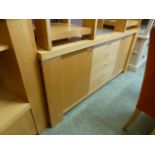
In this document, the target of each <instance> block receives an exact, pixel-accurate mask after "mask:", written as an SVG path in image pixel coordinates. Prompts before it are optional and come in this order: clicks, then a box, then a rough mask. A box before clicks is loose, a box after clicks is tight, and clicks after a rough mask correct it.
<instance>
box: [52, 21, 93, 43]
mask: <svg viewBox="0 0 155 155" xmlns="http://www.w3.org/2000/svg"><path fill="white" fill-rule="evenodd" d="M89 34H91V28H89V27H82V26H79V25H74V24H67V23H51V36H52V37H51V38H52V41H55V40H60V39H66V38H72V37H81V36H83V35H89Z"/></svg>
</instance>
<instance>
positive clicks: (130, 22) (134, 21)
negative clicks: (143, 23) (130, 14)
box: [126, 19, 140, 27]
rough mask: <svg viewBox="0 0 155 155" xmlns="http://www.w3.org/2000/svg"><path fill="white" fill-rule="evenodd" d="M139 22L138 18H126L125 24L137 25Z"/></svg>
mask: <svg viewBox="0 0 155 155" xmlns="http://www.w3.org/2000/svg"><path fill="white" fill-rule="evenodd" d="M139 22H140V20H138V19H128V21H127V25H126V26H127V27H132V26H138V25H139Z"/></svg>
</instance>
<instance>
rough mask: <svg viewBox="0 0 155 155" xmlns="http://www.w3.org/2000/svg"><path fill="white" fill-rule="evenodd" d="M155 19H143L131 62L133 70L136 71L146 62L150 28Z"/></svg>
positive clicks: (130, 65) (130, 66)
mask: <svg viewBox="0 0 155 155" xmlns="http://www.w3.org/2000/svg"><path fill="white" fill-rule="evenodd" d="M153 23H154V19H143V20H142V24H141V27H140V31H139V33H138V36H137V37H138V38H137V42H136V46H135V49H134V52H133V55H132V58H131V61H130V64H129V68H130V70H132V71H136V70H137V69H138V68H139V67H140V66H141V65H142V64H144V63H145V62H146V59H147V51H148V44H149V36H150V30H151V28H152V26H153Z"/></svg>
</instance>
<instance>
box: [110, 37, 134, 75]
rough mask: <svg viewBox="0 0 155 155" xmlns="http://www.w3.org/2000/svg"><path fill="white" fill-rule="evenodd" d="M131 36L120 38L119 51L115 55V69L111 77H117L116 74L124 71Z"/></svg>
mask: <svg viewBox="0 0 155 155" xmlns="http://www.w3.org/2000/svg"><path fill="white" fill-rule="evenodd" d="M132 39H133V35H131V36H128V37H125V38H122V40H121V43H120V47H119V51H118V54H117V59H116V64H115V69H114V72H113V75H117V74H118V73H120V72H122V71H123V70H124V67H125V64H126V61H127V58H128V54H129V52H130V47H131V43H132Z"/></svg>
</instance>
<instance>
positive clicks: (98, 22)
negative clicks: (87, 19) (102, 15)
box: [97, 19, 104, 29]
mask: <svg viewBox="0 0 155 155" xmlns="http://www.w3.org/2000/svg"><path fill="white" fill-rule="evenodd" d="M103 24H104V20H103V19H98V20H97V28H101V29H103Z"/></svg>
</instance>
